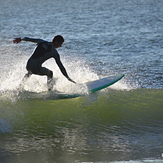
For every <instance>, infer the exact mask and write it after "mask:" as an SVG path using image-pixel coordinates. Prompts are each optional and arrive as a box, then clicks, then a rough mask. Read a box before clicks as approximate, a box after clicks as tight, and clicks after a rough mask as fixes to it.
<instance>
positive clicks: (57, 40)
mask: <svg viewBox="0 0 163 163" xmlns="http://www.w3.org/2000/svg"><path fill="white" fill-rule="evenodd" d="M52 42H53V43H54V42H58V43H63V42H64V38H63V37H62V36H61V35H57V36H55V37H54V38H53V40H52Z"/></svg>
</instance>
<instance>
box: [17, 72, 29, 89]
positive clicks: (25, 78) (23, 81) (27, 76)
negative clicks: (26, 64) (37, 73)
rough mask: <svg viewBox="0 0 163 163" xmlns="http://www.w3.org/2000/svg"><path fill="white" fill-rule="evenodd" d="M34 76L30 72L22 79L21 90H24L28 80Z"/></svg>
mask: <svg viewBox="0 0 163 163" xmlns="http://www.w3.org/2000/svg"><path fill="white" fill-rule="evenodd" d="M31 75H32V73H31V72H30V71H28V73H27V74H25V76H24V78H23V79H22V81H21V83H20V86H19V87H20V89H22V88H23V86H24V83H25V82H26V81H27V79H28V78H29V77H30V76H31Z"/></svg>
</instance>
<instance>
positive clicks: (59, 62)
mask: <svg viewBox="0 0 163 163" xmlns="http://www.w3.org/2000/svg"><path fill="white" fill-rule="evenodd" d="M55 61H56V63H57V65H58V67H59V69H60V70H61V72H62V74H63V75H64V76H65V77H66V78H69V76H68V74H67V72H66V69H65V67H64V66H63V64H62V62H61V60H60V57H59V56H58V57H57V58H55Z"/></svg>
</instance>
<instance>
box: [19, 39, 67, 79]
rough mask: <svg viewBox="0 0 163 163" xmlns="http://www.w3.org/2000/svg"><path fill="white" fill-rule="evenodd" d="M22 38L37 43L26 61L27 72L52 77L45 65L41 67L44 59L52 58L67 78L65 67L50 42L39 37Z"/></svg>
mask: <svg viewBox="0 0 163 163" xmlns="http://www.w3.org/2000/svg"><path fill="white" fill-rule="evenodd" d="M22 40H23V41H29V42H34V43H37V47H36V49H35V51H34V53H33V54H32V56H31V57H30V58H29V60H28V62H27V66H26V68H27V71H28V73H29V74H37V75H46V76H47V77H48V79H50V78H52V77H53V73H52V71H50V70H49V69H47V68H45V67H42V64H43V63H44V62H45V61H46V60H48V59H50V58H54V59H55V61H56V63H57V65H58V67H59V68H60V70H61V72H62V74H63V75H64V76H65V77H66V78H68V79H69V76H68V74H67V72H66V69H65V68H64V66H63V64H62V62H61V60H60V56H59V54H58V52H57V50H56V49H55V47H54V44H53V43H52V42H47V41H44V40H41V39H33V38H28V37H25V38H23V39H22Z"/></svg>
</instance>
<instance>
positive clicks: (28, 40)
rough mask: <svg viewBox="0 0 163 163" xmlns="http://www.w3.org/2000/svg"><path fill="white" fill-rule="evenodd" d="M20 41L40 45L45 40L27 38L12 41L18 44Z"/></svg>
mask: <svg viewBox="0 0 163 163" xmlns="http://www.w3.org/2000/svg"><path fill="white" fill-rule="evenodd" d="M21 41H27V42H33V43H37V44H38V43H41V42H45V40H42V39H35V38H29V37H24V38H15V39H14V40H13V43H15V44H18V43H19V42H21Z"/></svg>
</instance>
